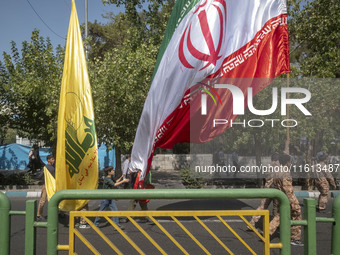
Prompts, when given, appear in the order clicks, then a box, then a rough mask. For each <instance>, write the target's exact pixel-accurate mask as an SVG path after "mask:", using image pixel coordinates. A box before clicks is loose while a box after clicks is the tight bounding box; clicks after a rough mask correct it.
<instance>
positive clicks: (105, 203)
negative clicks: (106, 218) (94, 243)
mask: <svg viewBox="0 0 340 255" xmlns="http://www.w3.org/2000/svg"><path fill="white" fill-rule="evenodd" d="M108 207H109V208H110V210H111V211H118V208H117V206H116V204H115V202H113V200H102V201H100V207H99V211H105V210H106V209H107V208H108ZM99 221H100V217H96V219H95V220H94V225H96V226H98V224H99ZM112 221H113V222H114V223H116V224H118V223H119V219H118V217H112Z"/></svg>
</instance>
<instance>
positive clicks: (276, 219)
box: [269, 213, 280, 235]
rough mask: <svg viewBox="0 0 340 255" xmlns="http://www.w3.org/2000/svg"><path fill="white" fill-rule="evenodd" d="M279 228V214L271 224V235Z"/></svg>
mask: <svg viewBox="0 0 340 255" xmlns="http://www.w3.org/2000/svg"><path fill="white" fill-rule="evenodd" d="M279 226H280V214H279V213H278V214H276V215H275V216H274V218H273V219H272V220H271V221H270V223H269V235H272V234H274V233H275V231H276V229H277V228H278V227H279Z"/></svg>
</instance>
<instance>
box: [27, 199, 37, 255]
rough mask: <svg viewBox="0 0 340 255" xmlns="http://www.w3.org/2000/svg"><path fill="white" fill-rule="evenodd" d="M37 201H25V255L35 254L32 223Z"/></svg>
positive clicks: (35, 213) (34, 237) (34, 229)
mask: <svg viewBox="0 0 340 255" xmlns="http://www.w3.org/2000/svg"><path fill="white" fill-rule="evenodd" d="M36 204H37V201H36V200H28V201H26V223H25V255H34V254H35V251H36V249H35V247H36V245H35V242H36V235H37V234H36V228H35V227H34V222H35V220H36V215H37V209H36V208H37V207H36Z"/></svg>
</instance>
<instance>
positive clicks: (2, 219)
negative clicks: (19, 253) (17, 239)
mask: <svg viewBox="0 0 340 255" xmlns="http://www.w3.org/2000/svg"><path fill="white" fill-rule="evenodd" d="M10 210H11V203H10V201H9V199H8V197H7V196H6V195H5V194H3V193H2V192H0V223H1V224H0V247H1V248H0V255H7V254H9V248H10V236H11V235H10V231H11V221H10V217H9V211H10Z"/></svg>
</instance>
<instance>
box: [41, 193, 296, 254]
mask: <svg viewBox="0 0 340 255" xmlns="http://www.w3.org/2000/svg"><path fill="white" fill-rule="evenodd" d="M264 197H268V198H275V199H277V200H278V201H279V203H280V216H281V217H280V239H281V243H282V245H283V247H282V249H281V254H283V255H290V254H291V251H290V228H291V222H290V203H289V200H288V198H287V196H286V195H285V194H284V193H283V192H281V191H279V190H277V189H223V190H221V189H215V190H201V189H191V190H187V189H176V190H169V189H159V190H114V192H112V191H111V190H61V191H58V192H57V193H56V194H54V196H52V198H51V200H50V201H49V203H48V221H47V253H48V254H49V255H54V254H55V255H56V254H57V251H58V205H59V203H60V201H62V200H72V199H86V200H99V199H137V200H139V199H226V198H235V199H242V198H244V199H251V198H264Z"/></svg>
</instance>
